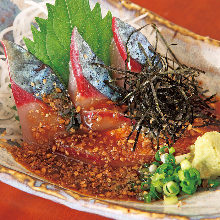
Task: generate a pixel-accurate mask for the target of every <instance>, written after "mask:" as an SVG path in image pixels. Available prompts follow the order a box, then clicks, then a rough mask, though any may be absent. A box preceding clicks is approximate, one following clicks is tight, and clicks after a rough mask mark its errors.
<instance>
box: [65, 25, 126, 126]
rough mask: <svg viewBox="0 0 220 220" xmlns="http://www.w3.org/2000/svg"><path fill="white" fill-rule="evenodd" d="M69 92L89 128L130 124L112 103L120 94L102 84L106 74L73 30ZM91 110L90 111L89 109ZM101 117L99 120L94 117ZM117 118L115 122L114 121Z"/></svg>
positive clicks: (95, 57)
mask: <svg viewBox="0 0 220 220" xmlns="http://www.w3.org/2000/svg"><path fill="white" fill-rule="evenodd" d="M70 60H71V64H70V79H69V94H70V97H71V99H72V101H73V102H74V104H75V106H76V108H77V109H80V110H81V111H80V113H81V114H82V115H83V122H84V123H85V125H87V126H88V127H89V128H90V129H92V130H109V129H115V128H117V127H120V126H121V125H122V124H125V123H130V120H128V119H127V118H126V117H125V116H124V115H123V114H122V109H121V108H120V107H118V106H117V105H116V104H115V103H114V102H116V101H117V100H118V99H119V98H120V95H119V94H118V93H117V92H115V90H113V89H112V88H111V87H109V86H108V85H107V84H106V81H111V77H110V73H109V72H108V70H106V69H105V68H103V67H100V66H98V64H104V63H103V62H102V61H101V60H100V59H99V58H98V57H97V56H96V55H95V53H94V52H93V51H92V50H91V48H90V47H89V45H88V44H87V43H86V42H85V41H84V39H83V38H82V37H81V35H80V34H79V32H78V31H77V28H74V29H73V34H72V39H71V46H70ZM93 111H94V112H93ZM99 118H102V120H97V119H99ZM116 121H117V123H115V122H116Z"/></svg>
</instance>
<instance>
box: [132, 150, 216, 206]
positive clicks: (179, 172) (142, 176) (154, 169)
mask: <svg viewBox="0 0 220 220" xmlns="http://www.w3.org/2000/svg"><path fill="white" fill-rule="evenodd" d="M174 153H175V149H174V148H173V147H171V148H169V147H167V146H164V147H162V148H160V150H158V151H157V153H156V155H155V160H156V162H153V163H152V164H144V165H143V166H142V167H141V168H140V169H139V171H138V173H139V181H137V182H132V183H130V186H131V191H134V192H136V193H138V199H139V200H142V201H144V202H146V203H149V202H151V201H155V200H158V199H164V202H165V204H166V205H171V204H176V203H177V202H178V197H177V196H178V195H184V194H188V195H192V194H194V193H195V192H196V191H197V188H198V187H199V186H200V185H201V183H202V181H201V178H200V173H199V171H198V170H197V169H196V168H193V167H192V164H191V162H190V161H189V160H188V159H184V160H182V161H181V163H180V164H177V163H176V159H175V157H174V155H173V154H174ZM205 182H206V184H205V186H204V183H205ZM219 185H220V181H219V180H216V179H209V180H208V181H205V180H204V181H203V187H205V188H216V187H218V186H219Z"/></svg>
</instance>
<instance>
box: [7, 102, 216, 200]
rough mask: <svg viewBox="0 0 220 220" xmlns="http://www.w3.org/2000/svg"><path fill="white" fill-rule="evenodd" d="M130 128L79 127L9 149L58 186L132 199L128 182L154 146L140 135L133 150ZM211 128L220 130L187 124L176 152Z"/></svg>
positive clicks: (135, 177) (150, 156)
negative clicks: (49, 139) (51, 140)
mask: <svg viewBox="0 0 220 220" xmlns="http://www.w3.org/2000/svg"><path fill="white" fill-rule="evenodd" d="M219 107H220V104H219V102H218V103H217V104H215V109H216V112H217V113H218V115H220V114H219V112H218V111H219ZM129 129H130V128H129V127H124V128H119V129H116V130H114V131H107V132H92V131H90V132H85V131H84V132H82V131H81V132H80V133H77V132H76V133H73V134H72V135H70V136H67V137H65V138H64V137H57V138H56V139H55V141H54V143H53V144H52V145H41V146H39V145H28V144H25V143H24V144H23V146H22V147H21V148H13V150H11V151H12V155H13V156H14V158H15V159H16V161H18V162H19V163H20V164H22V165H24V166H25V167H26V168H27V169H28V170H30V171H31V172H33V173H35V174H37V175H39V176H41V177H43V178H45V179H47V180H48V181H50V182H53V183H56V184H58V185H60V186H63V187H66V188H69V189H71V190H74V191H78V192H80V193H83V194H87V195H93V196H98V197H104V198H111V199H135V198H136V194H135V193H134V192H131V191H130V190H129V188H130V185H129V184H128V183H129V182H131V181H132V182H137V181H138V175H137V170H138V168H139V167H140V165H141V164H143V163H146V162H151V161H153V160H154V154H155V150H154V149H153V148H152V146H151V142H150V141H149V139H146V138H144V137H143V136H141V138H140V140H139V142H138V146H137V149H136V151H135V152H133V151H132V143H133V142H132V140H134V138H133V139H132V138H131V141H130V143H129V142H125V140H126V137H127V135H128V134H129V132H130V130H129ZM214 130H216V131H220V128H219V127H211V126H210V127H204V128H197V129H194V128H191V127H190V126H189V128H188V129H187V130H186V131H185V133H184V135H183V136H182V137H181V138H180V139H179V140H178V141H177V142H176V143H175V144H174V148H175V150H176V155H180V154H184V153H188V152H189V151H190V149H189V146H190V145H192V144H193V143H194V142H195V140H196V139H197V137H198V136H201V135H203V134H204V133H205V132H208V131H214ZM123 141H124V142H123ZM145 142H146V144H143V143H145ZM74 146H77V147H74ZM80 146H81V148H80ZM113 149H115V151H114V150H113ZM71 157H75V158H76V159H72V158H71ZM112 161H114V163H113V162H112Z"/></svg>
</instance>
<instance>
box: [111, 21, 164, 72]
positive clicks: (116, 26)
mask: <svg viewBox="0 0 220 220" xmlns="http://www.w3.org/2000/svg"><path fill="white" fill-rule="evenodd" d="M112 31H113V43H112V56H111V58H112V59H111V60H112V65H113V66H116V67H118V68H124V67H125V61H126V59H127V58H128V55H127V52H129V55H130V56H129V58H130V59H128V66H127V68H128V69H130V70H131V71H134V72H140V71H141V70H142V67H143V66H145V65H146V63H147V60H148V59H149V60H150V61H151V62H152V64H153V65H157V66H158V67H159V68H161V67H162V63H161V62H160V61H159V56H158V55H156V54H155V52H154V51H153V50H152V49H153V47H152V46H151V44H150V43H149V41H148V40H147V38H146V37H145V36H144V35H143V34H142V33H141V32H140V31H137V29H135V28H134V27H132V26H131V25H129V24H127V23H125V22H123V21H121V20H120V19H119V18H116V17H113V18H112ZM139 45H141V46H142V48H141V47H140V46H139ZM143 50H144V52H143ZM146 56H147V57H146ZM118 57H121V58H122V59H121V60H122V62H120V63H119V61H118ZM157 63H158V64H157Z"/></svg>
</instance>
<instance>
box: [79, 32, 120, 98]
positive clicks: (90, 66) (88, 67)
mask: <svg viewBox="0 0 220 220" xmlns="http://www.w3.org/2000/svg"><path fill="white" fill-rule="evenodd" d="M75 41H76V44H77V49H78V51H79V61H80V65H81V67H82V74H83V76H84V77H85V78H86V79H87V80H88V82H89V83H90V84H91V85H93V86H94V87H95V88H96V89H97V90H98V91H99V92H100V93H102V94H103V95H105V96H106V97H108V98H109V99H111V100H112V101H117V100H118V99H119V98H120V94H119V93H117V92H116V91H114V90H113V89H112V88H110V87H109V86H108V85H107V84H106V83H105V82H106V81H111V80H112V78H111V76H110V73H109V71H108V70H106V69H105V68H103V67H99V66H97V65H94V64H104V63H103V61H101V60H100V59H99V58H98V57H97V56H96V55H95V53H94V52H93V51H92V49H91V48H90V46H89V45H88V44H87V43H86V41H85V40H84V39H83V38H82V36H81V35H80V34H79V32H78V31H77V30H76V32H75Z"/></svg>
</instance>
